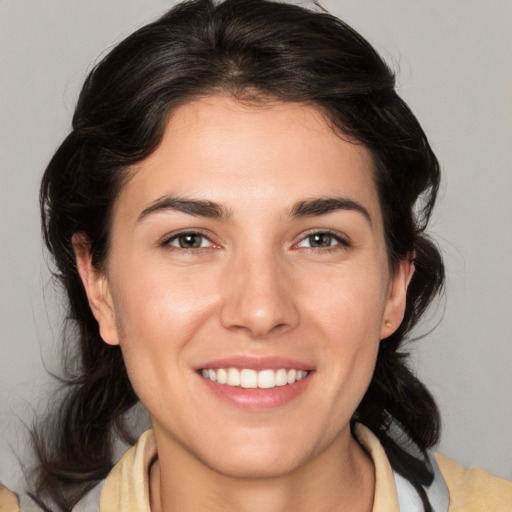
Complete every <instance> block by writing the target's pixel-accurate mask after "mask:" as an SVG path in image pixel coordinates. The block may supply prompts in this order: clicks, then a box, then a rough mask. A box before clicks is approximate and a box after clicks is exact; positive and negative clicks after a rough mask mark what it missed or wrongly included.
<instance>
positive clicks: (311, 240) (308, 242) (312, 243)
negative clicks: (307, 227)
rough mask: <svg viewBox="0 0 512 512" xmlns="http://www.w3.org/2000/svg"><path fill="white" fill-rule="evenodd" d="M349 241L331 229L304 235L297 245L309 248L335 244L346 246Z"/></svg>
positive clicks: (329, 246) (321, 247)
mask: <svg viewBox="0 0 512 512" xmlns="http://www.w3.org/2000/svg"><path fill="white" fill-rule="evenodd" d="M348 245H349V243H348V242H347V241H346V240H345V239H344V238H342V237H341V236H340V235H338V234H336V233H333V232H331V231H317V232H315V233H310V234H309V235H307V236H305V237H304V238H303V239H302V240H301V241H300V242H299V243H298V244H297V247H306V248H311V249H328V248H332V247H336V246H344V247H348Z"/></svg>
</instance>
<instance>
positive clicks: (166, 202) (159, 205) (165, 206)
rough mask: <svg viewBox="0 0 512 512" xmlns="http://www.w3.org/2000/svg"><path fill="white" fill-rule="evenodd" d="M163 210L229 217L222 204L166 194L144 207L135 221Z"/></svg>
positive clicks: (223, 218)
mask: <svg viewBox="0 0 512 512" xmlns="http://www.w3.org/2000/svg"><path fill="white" fill-rule="evenodd" d="M165 210H175V211H179V212H183V213H188V214H189V215H194V216H198V217H208V218H211V219H221V220H227V219H228V218H229V217H231V213H230V211H229V210H228V209H227V208H225V207H224V206H222V205H219V204H217V203H214V202H212V201H207V200H203V199H191V198H190V199H189V198H184V197H178V196H174V195H166V196H163V197H161V198H159V199H157V200H156V201H155V202H154V203H153V204H152V205H151V206H148V207H147V208H145V209H144V210H143V211H142V212H141V213H140V215H139V217H138V219H137V221H141V220H143V219H144V218H146V217H148V216H149V215H151V214H153V213H157V212H161V211H165Z"/></svg>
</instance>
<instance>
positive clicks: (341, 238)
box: [294, 229, 350, 252]
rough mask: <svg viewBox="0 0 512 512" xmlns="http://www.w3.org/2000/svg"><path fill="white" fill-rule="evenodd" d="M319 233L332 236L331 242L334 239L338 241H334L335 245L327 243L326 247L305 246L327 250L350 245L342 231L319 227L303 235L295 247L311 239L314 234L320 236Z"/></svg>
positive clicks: (315, 249)
mask: <svg viewBox="0 0 512 512" xmlns="http://www.w3.org/2000/svg"><path fill="white" fill-rule="evenodd" d="M318 235H322V236H327V237H330V239H331V242H332V241H334V242H336V243H334V244H333V245H327V246H324V247H321V246H320V247H305V248H306V249H309V250H314V251H322V252H326V251H333V250H337V249H339V248H340V247H341V248H345V249H346V248H349V247H350V242H349V241H348V240H347V238H345V237H344V236H342V235H340V233H338V232H336V231H331V230H329V229H319V230H316V231H312V232H309V233H308V234H307V235H305V236H303V237H302V238H301V239H300V240H299V242H298V243H296V244H295V245H294V247H300V244H301V243H302V242H304V241H306V240H308V239H311V238H312V237H314V236H318Z"/></svg>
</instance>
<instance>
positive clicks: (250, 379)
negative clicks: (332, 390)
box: [199, 368, 309, 389]
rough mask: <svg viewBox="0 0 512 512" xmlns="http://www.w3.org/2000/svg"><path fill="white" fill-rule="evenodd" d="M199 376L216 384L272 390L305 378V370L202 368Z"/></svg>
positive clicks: (306, 373)
mask: <svg viewBox="0 0 512 512" xmlns="http://www.w3.org/2000/svg"><path fill="white" fill-rule="evenodd" d="M199 374H200V375H201V376H202V377H203V378H204V379H207V380H210V381H212V382H216V383H217V384H221V385H225V386H230V387H238V388H243V389H273V388H277V387H283V386H289V385H291V384H295V383H296V382H299V381H301V380H302V379H304V378H306V377H307V376H308V374H309V371H307V370H299V369H295V368H290V369H287V368H279V369H276V370H273V369H264V370H254V369H252V368H203V369H201V370H199Z"/></svg>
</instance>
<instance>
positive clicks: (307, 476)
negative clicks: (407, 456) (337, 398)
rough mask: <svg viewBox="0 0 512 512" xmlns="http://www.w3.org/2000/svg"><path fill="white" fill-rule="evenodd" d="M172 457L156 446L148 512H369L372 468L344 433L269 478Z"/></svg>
mask: <svg viewBox="0 0 512 512" xmlns="http://www.w3.org/2000/svg"><path fill="white" fill-rule="evenodd" d="M161 448H164V449H163V450H162V449H161ZM177 455H178V454H177V453H176V452H174V453H173V454H172V456H171V458H168V457H166V450H165V447H161V446H159V459H158V460H157V461H155V463H154V464H153V465H152V467H151V470H150V497H151V510H152V512H170V511H172V512H189V511H190V510H205V511H206V510H207V511H209V512H217V511H218V512H220V511H222V512H226V511H230V510H236V511H237V512H238V511H239V512H260V511H261V510H265V511H266V512H284V511H289V510H294V512H306V511H311V510H315V512H345V511H347V512H348V511H351V512H370V511H371V510H372V504H373V496H374V490H375V476H374V468H373V463H372V461H371V459H370V458H369V456H368V455H367V454H366V452H364V450H363V449H362V448H361V447H360V446H359V444H358V443H357V441H355V439H353V438H352V436H351V435H350V433H349V435H348V437H347V438H346V439H343V440H336V441H335V442H334V443H333V445H332V446H330V447H329V449H327V450H325V451H324V452H323V453H321V454H319V455H318V456H316V457H315V458H314V459H313V460H310V461H308V462H307V463H306V464H304V465H303V466H301V467H300V468H298V469H295V470H293V471H292V472H290V473H287V474H285V475H280V476H275V477H267V478H240V477H233V476H229V475H223V474H220V473H218V472H216V471H215V470H213V469H211V468H208V467H206V466H204V465H203V464H202V463H201V462H200V461H197V460H195V459H193V458H192V457H191V455H190V454H189V453H188V452H187V455H188V457H187V456H185V457H184V458H182V457H181V456H178V457H177ZM187 459H188V460H187Z"/></svg>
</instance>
